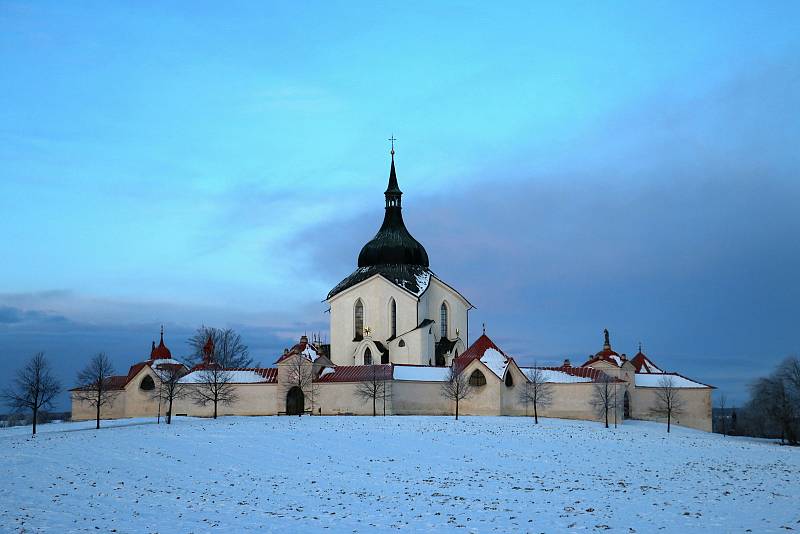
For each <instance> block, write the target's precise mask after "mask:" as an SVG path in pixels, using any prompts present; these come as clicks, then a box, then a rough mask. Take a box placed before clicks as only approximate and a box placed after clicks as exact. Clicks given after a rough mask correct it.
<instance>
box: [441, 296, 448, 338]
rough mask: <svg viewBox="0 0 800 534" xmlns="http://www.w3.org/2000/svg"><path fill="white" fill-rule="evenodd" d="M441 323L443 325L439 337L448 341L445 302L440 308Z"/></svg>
mask: <svg viewBox="0 0 800 534" xmlns="http://www.w3.org/2000/svg"><path fill="white" fill-rule="evenodd" d="M439 322H440V323H441V326H440V328H441V330H440V332H439V335H440V336H441V338H442V339H447V304H446V303H444V302H442V307H441V308H439Z"/></svg>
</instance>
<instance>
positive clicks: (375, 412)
mask: <svg viewBox="0 0 800 534" xmlns="http://www.w3.org/2000/svg"><path fill="white" fill-rule="evenodd" d="M376 396H377V395H373V397H372V417H375V416H376V415H378V412H377V411H376V407H375V403H376V402H377V401H378V399H376V398H375V397H376Z"/></svg>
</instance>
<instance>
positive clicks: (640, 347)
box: [639, 341, 642, 352]
mask: <svg viewBox="0 0 800 534" xmlns="http://www.w3.org/2000/svg"><path fill="white" fill-rule="evenodd" d="M639 352H642V342H641V341H640V342H639Z"/></svg>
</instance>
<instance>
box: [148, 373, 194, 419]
mask: <svg viewBox="0 0 800 534" xmlns="http://www.w3.org/2000/svg"><path fill="white" fill-rule="evenodd" d="M153 371H155V374H156V375H157V376H158V378H159V380H158V384H157V385H156V388H155V389H154V390H153V393H152V397H153V398H154V399H155V398H158V402H159V407H160V404H161V402H162V401H164V402H166V403H167V424H168V425H170V424H172V408H173V405H174V403H175V401H176V400H178V399H182V398H183V397H185V396H186V393H187V391H186V383H184V382H181V378H183V376H184V375H185V374H186V368H185V367H184V366H183V365H180V364H176V363H168V364H161V365H158V364H157V362H156V363H155V364H154V367H153Z"/></svg>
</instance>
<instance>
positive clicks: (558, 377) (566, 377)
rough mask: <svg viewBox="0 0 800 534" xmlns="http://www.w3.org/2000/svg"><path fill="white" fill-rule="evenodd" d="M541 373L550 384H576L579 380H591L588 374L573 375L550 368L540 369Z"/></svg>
mask: <svg viewBox="0 0 800 534" xmlns="http://www.w3.org/2000/svg"><path fill="white" fill-rule="evenodd" d="M541 373H542V376H543V378H544V380H545V382H549V383H551V384H576V383H579V382H591V381H592V379H591V378H590V377H588V376H575V375H571V374H569V373H565V372H563V371H553V370H551V369H542V370H541Z"/></svg>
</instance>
